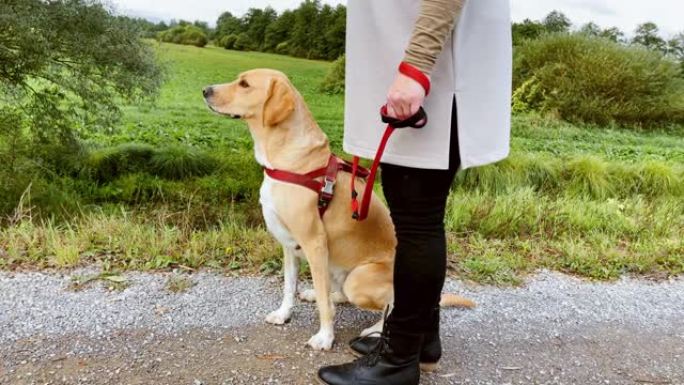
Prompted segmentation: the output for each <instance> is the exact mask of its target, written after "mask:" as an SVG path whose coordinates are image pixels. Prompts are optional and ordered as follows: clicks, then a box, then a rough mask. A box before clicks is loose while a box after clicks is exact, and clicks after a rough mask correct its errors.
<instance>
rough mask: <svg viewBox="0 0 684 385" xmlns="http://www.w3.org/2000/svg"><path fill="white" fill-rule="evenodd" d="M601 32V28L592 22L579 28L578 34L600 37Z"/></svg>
mask: <svg viewBox="0 0 684 385" xmlns="http://www.w3.org/2000/svg"><path fill="white" fill-rule="evenodd" d="M601 32H602V31H601V27H599V26H598V24H596V23H594V22H593V21H590V22H589V23H587V24H584V25H583V26H582V28H580V33H583V34H585V35H589V36H594V37H599V36H601Z"/></svg>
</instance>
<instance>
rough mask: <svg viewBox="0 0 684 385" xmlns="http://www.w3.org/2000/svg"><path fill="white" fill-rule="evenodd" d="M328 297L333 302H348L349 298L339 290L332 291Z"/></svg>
mask: <svg viewBox="0 0 684 385" xmlns="http://www.w3.org/2000/svg"><path fill="white" fill-rule="evenodd" d="M330 299H331V300H332V301H333V303H334V304H340V303H347V302H349V299H347V296H346V295H344V293H342V292H341V291H335V292H333V293H332V295H331V296H330Z"/></svg>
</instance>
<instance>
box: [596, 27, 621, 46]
mask: <svg viewBox="0 0 684 385" xmlns="http://www.w3.org/2000/svg"><path fill="white" fill-rule="evenodd" d="M601 37H603V38H606V39H608V40H610V41H612V42H614V43H620V42H623V41H624V40H625V33H624V32H622V31H620V29H619V28H618V27H611V28H607V29H604V30H603V31H601Z"/></svg>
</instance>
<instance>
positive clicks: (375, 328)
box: [361, 318, 384, 337]
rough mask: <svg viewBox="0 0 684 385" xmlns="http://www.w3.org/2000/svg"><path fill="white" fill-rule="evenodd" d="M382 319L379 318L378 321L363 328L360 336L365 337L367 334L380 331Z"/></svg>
mask: <svg viewBox="0 0 684 385" xmlns="http://www.w3.org/2000/svg"><path fill="white" fill-rule="evenodd" d="M383 323H384V320H383V319H382V318H381V319H380V321H378V322H377V323H376V324H375V325H373V326H371V327H369V328H367V329H363V331H362V332H361V337H365V336H367V335H370V334H373V333H382V326H383Z"/></svg>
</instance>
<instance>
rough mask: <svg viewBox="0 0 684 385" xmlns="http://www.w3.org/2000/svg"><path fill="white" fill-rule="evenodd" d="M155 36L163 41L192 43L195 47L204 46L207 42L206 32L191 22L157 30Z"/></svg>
mask: <svg viewBox="0 0 684 385" xmlns="http://www.w3.org/2000/svg"><path fill="white" fill-rule="evenodd" d="M157 38H158V39H159V40H160V41H163V42H165V43H174V44H184V45H194V46H195V47H204V46H205V45H207V43H208V42H209V39H208V38H207V34H206V33H204V31H202V29H200V28H198V27H196V26H194V25H191V24H185V25H178V26H175V27H173V28H171V29H168V30H166V31H162V32H159V34H158V35H157Z"/></svg>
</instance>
